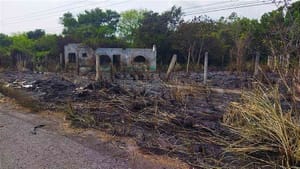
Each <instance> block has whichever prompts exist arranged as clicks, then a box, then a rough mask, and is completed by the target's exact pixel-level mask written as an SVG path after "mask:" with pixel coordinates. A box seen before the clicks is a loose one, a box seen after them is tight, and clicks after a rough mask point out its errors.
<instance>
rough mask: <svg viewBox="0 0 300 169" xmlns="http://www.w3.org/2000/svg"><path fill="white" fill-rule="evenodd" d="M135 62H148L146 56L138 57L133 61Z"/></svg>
mask: <svg viewBox="0 0 300 169" xmlns="http://www.w3.org/2000/svg"><path fill="white" fill-rule="evenodd" d="M133 62H135V63H145V62H146V58H145V57H144V56H136V57H135V58H134V59H133Z"/></svg>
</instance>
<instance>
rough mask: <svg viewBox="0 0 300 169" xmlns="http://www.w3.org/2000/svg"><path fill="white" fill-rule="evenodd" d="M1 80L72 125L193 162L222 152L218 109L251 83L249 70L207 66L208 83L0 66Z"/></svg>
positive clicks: (183, 77) (190, 77)
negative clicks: (97, 77)
mask: <svg viewBox="0 0 300 169" xmlns="http://www.w3.org/2000/svg"><path fill="white" fill-rule="evenodd" d="M0 77H1V81H0V82H2V84H3V85H4V86H6V87H10V88H14V89H19V90H22V91H26V93H27V94H28V97H32V98H33V99H34V100H35V101H36V102H38V103H40V104H41V105H43V106H42V108H43V109H47V110H55V109H60V110H63V111H65V112H66V113H67V114H68V119H69V120H71V121H72V124H73V125H74V126H77V127H92V128H97V129H100V130H102V131H105V132H107V133H109V134H112V135H117V136H126V137H128V136H129V137H131V138H133V139H134V140H135V141H136V143H137V144H138V146H139V147H140V149H141V150H142V151H144V152H145V153H155V154H164V155H169V156H171V157H178V158H179V159H181V160H183V161H185V162H187V163H188V164H189V165H191V166H193V167H201V166H202V165H201V164H204V163H205V164H212V165H214V163H215V161H214V160H212V159H220V158H221V157H222V144H217V143H216V142H215V141H214V140H212V139H211V138H213V137H218V136H221V135H222V136H226V135H227V134H228V131H227V129H226V127H224V126H222V124H221V122H222V115H223V113H224V112H225V111H226V108H227V107H228V104H229V103H230V102H232V101H237V100H238V99H239V98H240V95H239V94H238V93H239V92H226V91H224V90H223V89H231V91H239V90H240V89H242V88H249V87H250V86H251V81H252V79H251V76H250V75H247V74H241V75H237V74H231V73H229V72H212V73H210V74H209V75H208V79H209V85H208V86H210V87H213V88H221V89H222V90H221V92H220V91H219V92H216V91H215V90H212V89H211V88H210V87H206V86H204V85H202V84H201V82H202V78H203V77H202V75H201V74H198V73H191V74H185V73H177V74H174V75H173V76H172V80H170V81H169V82H164V81H163V80H161V79H160V78H159V75H154V78H152V79H151V80H147V81H141V80H128V79H116V80H115V82H113V83H112V82H98V83H96V82H95V81H94V80H93V78H88V77H79V76H74V75H70V74H56V73H43V74H39V73H32V72H12V71H9V72H2V73H0Z"/></svg>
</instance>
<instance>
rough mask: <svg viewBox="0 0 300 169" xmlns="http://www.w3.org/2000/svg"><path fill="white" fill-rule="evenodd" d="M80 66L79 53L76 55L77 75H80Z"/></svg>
mask: <svg viewBox="0 0 300 169" xmlns="http://www.w3.org/2000/svg"><path fill="white" fill-rule="evenodd" d="M79 72H80V65H79V51H77V53H76V74H77V75H79Z"/></svg>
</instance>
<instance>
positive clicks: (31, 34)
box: [26, 29, 46, 40]
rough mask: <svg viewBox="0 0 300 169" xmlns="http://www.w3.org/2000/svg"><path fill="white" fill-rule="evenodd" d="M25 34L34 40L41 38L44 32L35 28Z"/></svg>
mask: <svg viewBox="0 0 300 169" xmlns="http://www.w3.org/2000/svg"><path fill="white" fill-rule="evenodd" d="M26 34H27V37H28V38H29V39H35V40H36V39H39V38H41V37H42V36H45V34H46V33H45V31H44V30H42V29H36V30H34V31H29V32H27V33H26Z"/></svg>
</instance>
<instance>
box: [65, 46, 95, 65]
mask: <svg viewBox="0 0 300 169" xmlns="http://www.w3.org/2000/svg"><path fill="white" fill-rule="evenodd" d="M69 53H75V55H76V57H77V55H79V65H80V66H83V67H89V66H92V65H95V61H94V60H95V52H94V50H93V49H91V48H88V47H85V46H82V45H80V44H79V43H71V44H68V45H66V46H64V58H65V65H68V64H70V61H69ZM83 54H86V57H84V56H83Z"/></svg>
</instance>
